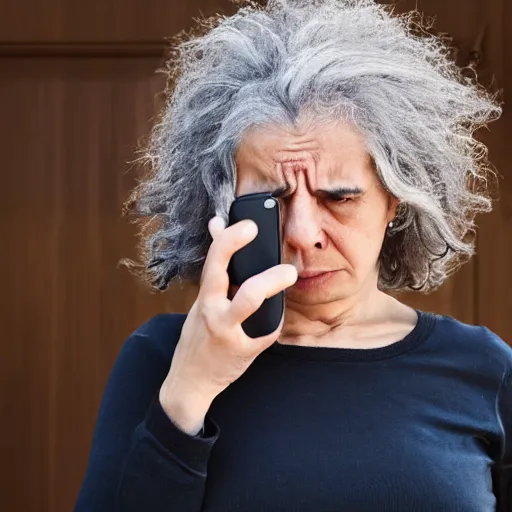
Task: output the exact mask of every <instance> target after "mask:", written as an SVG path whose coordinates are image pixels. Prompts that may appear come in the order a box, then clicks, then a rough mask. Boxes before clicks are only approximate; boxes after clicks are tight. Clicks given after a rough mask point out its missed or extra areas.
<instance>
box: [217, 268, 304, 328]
mask: <svg viewBox="0 0 512 512" xmlns="http://www.w3.org/2000/svg"><path fill="white" fill-rule="evenodd" d="M295 281H297V269H296V268H295V267H294V266H293V265H287V264H282V265H276V266H274V267H272V268H269V269H268V270H265V271H264V272H261V273H260V274H257V275H255V276H253V277H251V278H249V279H247V281H244V283H242V285H241V286H240V288H239V290H238V291H237V293H236V295H235V296H234V297H233V300H232V301H231V307H230V308H229V310H228V312H227V321H228V323H229V324H235V323H239V324H241V323H242V322H243V321H244V320H246V319H247V318H249V317H250V316H251V315H252V314H253V313H254V312H255V311H257V310H258V309H259V307H260V306H261V305H262V304H263V301H264V300H265V299H269V298H270V297H272V296H274V295H275V294H276V293H279V292H280V291H283V290H284V289H286V288H288V287H289V286H292V285H293V284H294V283H295Z"/></svg>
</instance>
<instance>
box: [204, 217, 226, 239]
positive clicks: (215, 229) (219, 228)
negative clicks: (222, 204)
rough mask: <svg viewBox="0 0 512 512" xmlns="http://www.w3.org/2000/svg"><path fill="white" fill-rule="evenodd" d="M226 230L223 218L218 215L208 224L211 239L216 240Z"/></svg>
mask: <svg viewBox="0 0 512 512" xmlns="http://www.w3.org/2000/svg"><path fill="white" fill-rule="evenodd" d="M224 229H226V224H225V222H224V219H223V218H222V217H219V216H218V215H216V216H215V217H212V218H211V219H210V222H208V231H209V232H210V235H211V237H212V238H213V239H214V240H215V238H216V237H217V235H219V234H220V233H222V232H223V231H224Z"/></svg>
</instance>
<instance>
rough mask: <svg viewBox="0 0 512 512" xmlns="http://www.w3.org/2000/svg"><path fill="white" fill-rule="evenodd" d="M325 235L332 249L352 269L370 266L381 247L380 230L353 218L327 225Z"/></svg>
mask: <svg viewBox="0 0 512 512" xmlns="http://www.w3.org/2000/svg"><path fill="white" fill-rule="evenodd" d="M326 233H327V236H328V237H329V240H330V242H331V243H332V244H333V246H334V249H335V250H336V251H337V252H338V253H339V254H340V255H341V256H342V257H343V258H344V259H345V260H346V261H347V262H348V263H349V264H350V266H351V267H352V268H361V267H367V266H372V265H373V264H374V263H375V262H376V260H377V258H378V256H379V253H380V248H381V246H382V228H381V227H380V226H377V225H375V223H372V222H366V223H365V222H356V221H355V220H354V219H353V218H351V219H350V221H349V220H348V219H346V220H345V221H340V220H339V218H338V219H336V220H334V221H331V222H329V223H328V226H327V227H326Z"/></svg>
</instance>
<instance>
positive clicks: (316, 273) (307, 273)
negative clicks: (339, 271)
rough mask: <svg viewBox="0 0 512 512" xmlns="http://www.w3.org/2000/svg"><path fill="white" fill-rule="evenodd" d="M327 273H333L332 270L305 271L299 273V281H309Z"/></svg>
mask: <svg viewBox="0 0 512 512" xmlns="http://www.w3.org/2000/svg"><path fill="white" fill-rule="evenodd" d="M329 272H333V271H332V270H305V271H304V272H299V279H311V278H312V277H317V276H321V275H322V274H327V273H329Z"/></svg>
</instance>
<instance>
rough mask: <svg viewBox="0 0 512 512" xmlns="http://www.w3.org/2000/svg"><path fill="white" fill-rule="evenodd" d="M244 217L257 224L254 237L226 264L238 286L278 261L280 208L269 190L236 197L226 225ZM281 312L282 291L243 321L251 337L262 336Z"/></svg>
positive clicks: (232, 282) (231, 281) (277, 319)
mask: <svg viewBox="0 0 512 512" xmlns="http://www.w3.org/2000/svg"><path fill="white" fill-rule="evenodd" d="M244 219H251V220H253V221H254V222H255V223H256V224H257V226H258V234H257V235H256V238H255V239H254V240H252V241H251V242H249V243H248V244H247V245H246V246H245V247H242V249H240V250H238V251H236V252H235V253H234V254H233V256H232V257H231V260H230V262H229V265H228V275H229V280H230V283H231V284H233V285H238V286H240V285H241V284H242V283H243V282H244V281H246V280H247V279H249V278H250V277H252V276H254V275H256V274H260V273H261V272H263V271H265V270H267V269H269V268H271V267H274V266H275V265H279V264H280V263H281V210H280V208H279V201H278V200H277V199H276V198H275V197H273V196H272V194H271V193H270V192H258V193H254V194H246V195H243V196H240V197H237V198H236V199H235V200H234V201H233V203H232V204H231V207H230V210H229V223H228V225H232V224H235V223H236V222H239V221H241V220H244ZM283 314H284V291H281V292H278V293H277V294H276V295H274V296H272V297H270V298H268V299H265V300H264V301H263V304H262V305H261V306H260V308H259V309H258V310H257V311H255V312H254V313H253V314H252V315H251V316H250V317H249V318H247V319H246V320H245V321H244V322H242V328H243V330H244V332H245V333H246V334H247V335H248V336H250V337H251V338H256V337H258V336H265V335H267V334H270V333H271V332H273V331H275V330H276V329H277V328H278V327H279V322H280V321H281V318H282V316H283Z"/></svg>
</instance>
